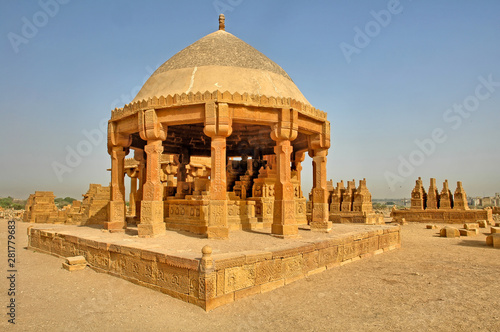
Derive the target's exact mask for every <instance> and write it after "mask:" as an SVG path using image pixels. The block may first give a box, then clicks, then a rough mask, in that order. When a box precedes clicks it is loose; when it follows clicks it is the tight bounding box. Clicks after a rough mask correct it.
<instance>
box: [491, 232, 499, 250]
mask: <svg viewBox="0 0 500 332" xmlns="http://www.w3.org/2000/svg"><path fill="white" fill-rule="evenodd" d="M492 238H493V248H497V249H500V234H492Z"/></svg>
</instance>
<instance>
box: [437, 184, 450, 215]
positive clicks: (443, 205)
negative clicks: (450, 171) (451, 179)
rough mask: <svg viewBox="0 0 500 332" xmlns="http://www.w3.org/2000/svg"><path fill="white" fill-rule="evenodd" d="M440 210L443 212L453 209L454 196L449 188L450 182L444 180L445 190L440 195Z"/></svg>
mask: <svg viewBox="0 0 500 332" xmlns="http://www.w3.org/2000/svg"><path fill="white" fill-rule="evenodd" d="M439 208H440V209H442V210H444V209H451V208H453V196H452V194H451V191H450V189H449V187H448V180H444V182H443V190H441V194H440V195H439Z"/></svg>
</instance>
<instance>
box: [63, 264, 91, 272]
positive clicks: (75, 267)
mask: <svg viewBox="0 0 500 332" xmlns="http://www.w3.org/2000/svg"><path fill="white" fill-rule="evenodd" d="M86 266H87V265H85V264H76V265H69V264H67V263H62V267H63V268H64V269H66V270H68V271H70V272H72V271H78V270H83V269H84V268H85V267H86Z"/></svg>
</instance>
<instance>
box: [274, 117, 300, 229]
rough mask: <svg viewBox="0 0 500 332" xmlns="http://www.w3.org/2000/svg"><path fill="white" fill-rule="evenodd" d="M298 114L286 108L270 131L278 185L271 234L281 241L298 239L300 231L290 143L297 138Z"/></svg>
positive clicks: (276, 185)
mask: <svg viewBox="0 0 500 332" xmlns="http://www.w3.org/2000/svg"><path fill="white" fill-rule="evenodd" d="M297 119H298V113H297V112H296V111H294V110H291V109H287V108H283V109H281V110H280V112H279V122H278V124H276V125H275V126H273V129H272V131H271V138H272V139H273V140H274V141H275V142H276V146H275V147H274V153H275V156H276V183H275V185H274V212H273V224H272V225H271V233H272V234H273V235H274V236H277V237H282V238H290V237H297V236H298V233H299V228H298V225H297V221H296V220H295V201H294V190H293V184H292V182H291V173H292V169H291V154H292V151H293V147H292V145H291V143H290V142H291V141H293V140H294V139H295V138H297V134H298V132H297V129H298V125H297Z"/></svg>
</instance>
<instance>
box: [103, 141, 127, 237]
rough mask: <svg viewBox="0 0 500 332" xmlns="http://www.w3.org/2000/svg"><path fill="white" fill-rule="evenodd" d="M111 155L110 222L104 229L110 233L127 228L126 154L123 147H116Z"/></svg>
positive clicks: (106, 223) (112, 149)
mask: <svg viewBox="0 0 500 332" xmlns="http://www.w3.org/2000/svg"><path fill="white" fill-rule="evenodd" d="M110 150H111V151H110V154H111V188H110V195H111V197H110V201H109V207H108V219H109V221H107V222H105V223H104V228H105V229H107V230H109V231H123V230H124V229H125V228H126V222H125V183H124V180H125V179H124V176H125V168H124V164H125V155H126V152H125V150H124V149H123V147H121V146H114V147H112V148H111V149H110Z"/></svg>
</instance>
